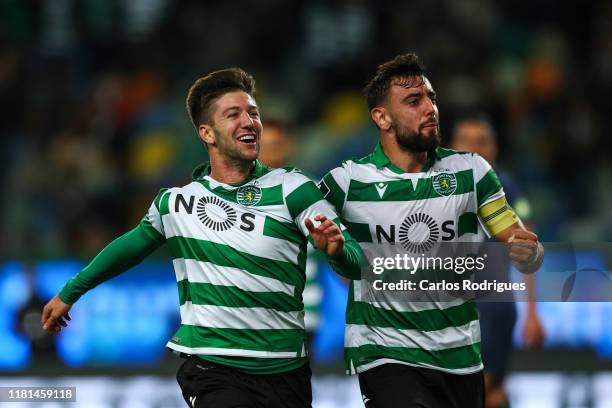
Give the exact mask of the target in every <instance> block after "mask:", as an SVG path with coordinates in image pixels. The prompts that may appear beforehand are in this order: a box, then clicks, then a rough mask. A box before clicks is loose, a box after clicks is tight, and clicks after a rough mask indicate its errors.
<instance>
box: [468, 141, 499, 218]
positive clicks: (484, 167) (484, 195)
mask: <svg viewBox="0 0 612 408" xmlns="http://www.w3.org/2000/svg"><path fill="white" fill-rule="evenodd" d="M471 156H472V161H473V171H474V183H475V185H476V200H477V203H478V208H480V207H482V206H483V205H485V204H487V203H489V202H491V201H493V200H496V199H498V198H500V197H503V196H504V195H505V194H504V190H503V188H502V185H501V183H500V181H499V177H497V174H495V170H493V168H491V165H490V164H489V163H488V162H487V161H486V160H485V159H483V158H482V157H481V156H479V155H478V154H475V153H472V154H471Z"/></svg>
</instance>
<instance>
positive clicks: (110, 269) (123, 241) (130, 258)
mask: <svg viewBox="0 0 612 408" xmlns="http://www.w3.org/2000/svg"><path fill="white" fill-rule="evenodd" d="M162 243H163V242H160V241H159V240H155V239H154V238H152V237H151V236H150V235H148V234H147V233H146V231H145V230H144V228H143V227H142V226H140V225H139V226H137V227H136V228H134V229H133V230H131V231H129V232H127V233H126V234H124V235H122V236H120V237H119V238H117V239H116V240H114V241H113V242H111V243H110V244H108V245H107V246H106V247H105V248H104V249H103V250H102V251H101V252H100V253H99V254H98V255H97V256H96V257H95V258H94V259H93V260H92V261H91V262H90V263H89V265H87V266H86V267H85V268H84V269H83V270H82V271H81V272H79V273H78V274H77V275H76V276H75V277H74V278H72V279H70V280H69V281H68V282H67V283H66V285H65V286H64V288H63V289H62V290H61V292H60V293H59V297H60V299H61V300H62V301H63V302H64V303H67V304H69V305H71V304H74V303H75V302H76V301H77V300H79V298H80V297H81V296H82V295H83V294H84V293H86V292H87V291H89V290H91V289H93V288H95V287H96V286H97V285H99V284H100V283H102V282H105V281H107V280H109V279H111V278H113V277H115V276H117V275H119V274H121V273H123V272H125V271H127V270H128V269H130V268H131V267H133V266H135V265H138V264H139V263H140V262H142V260H143V259H144V258H146V257H147V256H148V255H149V254H151V252H153V251H154V250H156V249H157V248H159V247H160V246H161V245H162Z"/></svg>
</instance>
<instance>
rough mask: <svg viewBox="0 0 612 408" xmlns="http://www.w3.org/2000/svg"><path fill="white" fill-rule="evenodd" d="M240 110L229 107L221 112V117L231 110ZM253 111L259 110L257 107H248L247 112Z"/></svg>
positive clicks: (238, 107)
mask: <svg viewBox="0 0 612 408" xmlns="http://www.w3.org/2000/svg"><path fill="white" fill-rule="evenodd" d="M240 109H241V108H240V106H230V107H229V108H225V109H224V110H223V112H221V115H226V114H227V113H229V112H230V111H232V110H240ZM253 109H255V110H259V108H258V107H257V105H249V107H248V108H247V110H248V111H251V110H253Z"/></svg>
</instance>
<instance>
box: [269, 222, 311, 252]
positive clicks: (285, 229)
mask: <svg viewBox="0 0 612 408" xmlns="http://www.w3.org/2000/svg"><path fill="white" fill-rule="evenodd" d="M263 234H264V235H265V236H267V237H272V238H279V239H283V240H285V241H289V242H292V243H294V244H296V245H302V244H304V243H305V242H306V238H305V237H304V236H303V235H302V232H301V231H300V230H298V227H297V226H296V225H295V224H294V223H292V222H281V221H278V220H275V219H274V218H272V217H266V218H265V220H264V226H263Z"/></svg>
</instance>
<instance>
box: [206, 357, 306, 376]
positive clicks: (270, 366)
mask: <svg viewBox="0 0 612 408" xmlns="http://www.w3.org/2000/svg"><path fill="white" fill-rule="evenodd" d="M200 357H201V358H202V359H204V360H207V361H212V362H213V363H217V364H222V365H225V366H230V367H234V368H237V369H238V370H240V371H242V372H245V373H247V374H256V375H268V374H280V373H286V372H289V371H292V370H295V369H297V368H300V367H302V366H303V365H305V364H308V358H307V357H296V358H256V357H226V356H200Z"/></svg>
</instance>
